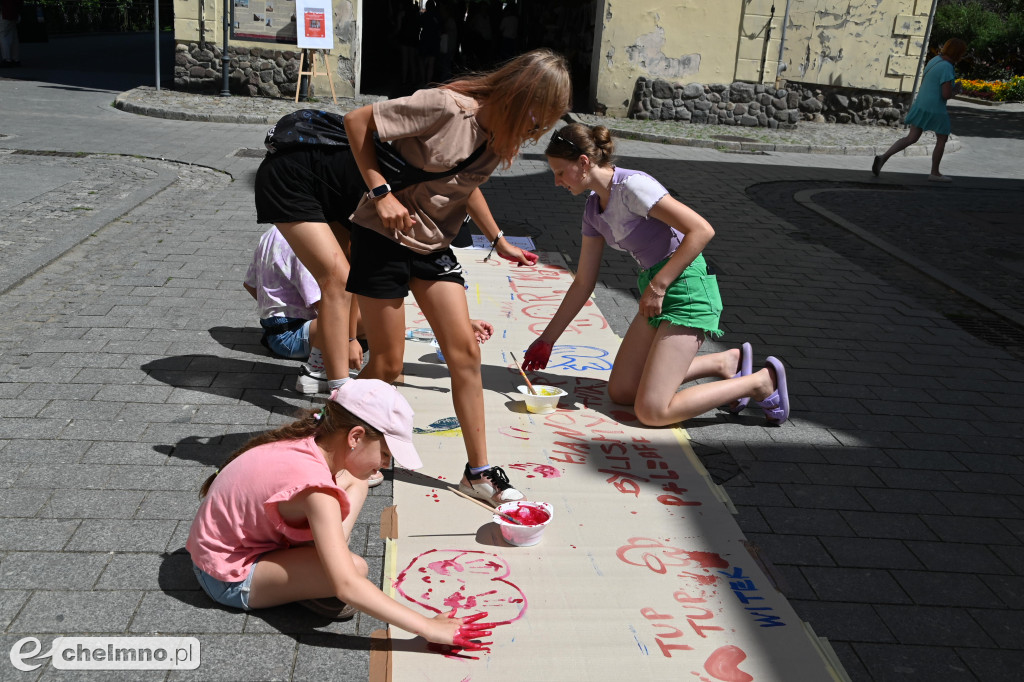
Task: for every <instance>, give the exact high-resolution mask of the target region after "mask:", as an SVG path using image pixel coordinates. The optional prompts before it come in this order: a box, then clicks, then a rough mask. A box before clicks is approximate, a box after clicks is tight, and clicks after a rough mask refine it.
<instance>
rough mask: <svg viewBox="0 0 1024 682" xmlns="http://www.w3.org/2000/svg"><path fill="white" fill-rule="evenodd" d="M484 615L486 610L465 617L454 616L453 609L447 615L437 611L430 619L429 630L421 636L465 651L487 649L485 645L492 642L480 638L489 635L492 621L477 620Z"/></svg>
mask: <svg viewBox="0 0 1024 682" xmlns="http://www.w3.org/2000/svg"><path fill="white" fill-rule="evenodd" d="M486 616H487V612H486V611H484V612H481V613H478V614H476V615H473V616H469V617H467V618H456V617H455V610H452V612H451V613H449V614H447V615H445V614H443V613H439V614H437V615H436V616H434V617H433V618H432V619H431V625H432V627H431V630H430V631H429V632H427V633H425V634H424V635H423V636H424V638H425V639H426V640H427V641H430V642H434V643H436V644H447V645H449V646H453V647H458V648H460V649H463V650H465V651H484V650H488V649H487V645H489V644H492V642H482V641H480V640H481V639H482V638H483V637H489V636H490V635H491V630H490V628H491V627H493V623H480V622H478V621H479V620H480V619H481V618H485V617H486Z"/></svg>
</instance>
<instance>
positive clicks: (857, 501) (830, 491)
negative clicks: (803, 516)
mask: <svg viewBox="0 0 1024 682" xmlns="http://www.w3.org/2000/svg"><path fill="white" fill-rule="evenodd" d="M782 489H783V490H784V491H785V492H786V495H787V496H788V497H789V499H791V500H792V501H793V506H795V507H802V508H807V507H811V508H822V509H860V510H870V509H871V505H870V504H869V503H868V502H867V501H866V500H865V497H868V496H867V495H866V494H865V492H867V491H870V490H871V489H870V488H865V489H864V491H865V492H861V491H858V490H856V489H853V488H846V487H843V486H837V485H799V484H793V485H790V484H783V485H782ZM868 499H870V498H869V497H868Z"/></svg>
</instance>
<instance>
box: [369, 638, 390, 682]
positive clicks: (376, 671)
mask: <svg viewBox="0 0 1024 682" xmlns="http://www.w3.org/2000/svg"><path fill="white" fill-rule="evenodd" d="M370 682H391V638H390V637H388V632H387V630H374V631H373V632H372V633H371V634H370Z"/></svg>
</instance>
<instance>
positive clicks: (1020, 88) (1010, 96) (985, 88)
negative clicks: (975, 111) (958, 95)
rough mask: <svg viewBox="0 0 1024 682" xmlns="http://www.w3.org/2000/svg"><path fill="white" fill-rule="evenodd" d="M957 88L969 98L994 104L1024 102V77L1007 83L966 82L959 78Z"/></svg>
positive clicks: (1014, 78) (1015, 78)
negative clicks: (985, 100) (990, 101)
mask: <svg viewBox="0 0 1024 682" xmlns="http://www.w3.org/2000/svg"><path fill="white" fill-rule="evenodd" d="M956 85H957V87H958V88H959V89H960V90H961V92H963V94H965V95H967V96H968V97H977V98H979V99H988V100H992V101H993V102H1021V101H1024V76H1013V77H1012V78H1010V79H1009V80H1005V81H982V80H966V79H963V78H958V79H957V81H956Z"/></svg>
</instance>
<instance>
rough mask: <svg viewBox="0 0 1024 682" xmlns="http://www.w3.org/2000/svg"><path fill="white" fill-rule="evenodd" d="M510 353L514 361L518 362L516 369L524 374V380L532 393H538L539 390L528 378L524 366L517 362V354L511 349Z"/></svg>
mask: <svg viewBox="0 0 1024 682" xmlns="http://www.w3.org/2000/svg"><path fill="white" fill-rule="evenodd" d="M508 354H509V357H511V358H512V362H515V363H516V369H518V370H519V373H520V374H522V375H523V381H525V382H526V388H528V389H530V393H532V394H533V395H537V391H536V389H534V388H533V384H531V383H530V380H529V379H527V378H526V372H524V371H523V368H522V367H520V366H519V363H518V362H516V356H514V355H512V351H509V352H508Z"/></svg>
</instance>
